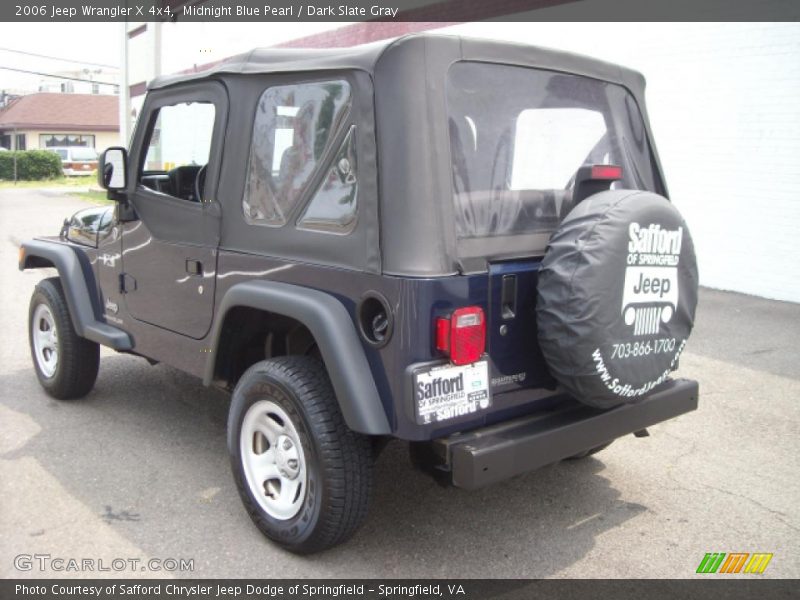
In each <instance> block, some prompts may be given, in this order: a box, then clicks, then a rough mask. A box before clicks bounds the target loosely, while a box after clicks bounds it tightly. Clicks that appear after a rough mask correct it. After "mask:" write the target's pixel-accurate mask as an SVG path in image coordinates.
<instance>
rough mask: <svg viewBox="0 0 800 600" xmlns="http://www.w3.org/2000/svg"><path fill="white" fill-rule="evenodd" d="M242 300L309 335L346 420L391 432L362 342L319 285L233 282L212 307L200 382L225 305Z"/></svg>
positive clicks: (369, 430)
mask: <svg viewBox="0 0 800 600" xmlns="http://www.w3.org/2000/svg"><path fill="white" fill-rule="evenodd" d="M237 306H243V307H248V308H254V309H260V310H264V311H268V312H271V313H276V314H280V315H284V316H287V317H291V318H293V319H296V320H297V321H299V322H300V323H302V324H303V325H305V326H306V327H308V329H309V331H310V332H311V334H312V335H313V336H314V339H315V341H316V342H317V345H318V346H319V350H320V353H321V354H322V359H323V360H324V361H325V366H326V368H327V369H328V374H329V376H330V378H331V383H332V384H333V389H334V391H335V392H336V398H337V400H338V402H339V407H340V409H341V411H342V415H343V416H344V419H345V422H346V423H347V426H348V427H349V428H350V429H352V430H353V431H357V432H359V433H366V434H370V435H386V434H389V433H391V428H390V427H389V420H388V418H387V417H386V412H385V411H384V408H383V404H382V403H381V399H380V394H379V393H378V388H377V387H376V386H375V380H374V379H373V378H372V370H371V369H370V366H369V363H368V362H367V357H366V355H365V354H364V348H363V347H362V345H361V342H360V340H359V338H358V334H357V333H356V329H355V326H354V325H353V320H352V318H351V317H350V314H349V313H348V312H347V309H345V307H344V305H343V304H342V303H341V302H340V301H339V300H337V299H336V298H335V297H333V296H331V295H330V294H327V293H325V292H321V291H319V290H315V289H311V288H307V287H302V286H298V285H292V284H288V283H280V282H277V281H245V282H242V283H237V284H235V285H233V286H232V287H231V288H230V289H229V290H228V291H227V292H225V295H224V296H223V298H222V301H221V302H220V304H219V307H218V308H217V310H216V313H217V318H216V321H215V323H214V327H213V329H212V332H211V337H210V348H209V349H210V353H209V357H208V361H207V363H206V369H205V376H204V377H203V383H204V384H205V385H210V384H211V381H212V380H213V377H214V369H215V365H216V361H217V349H218V347H219V339H220V335H221V333H222V325H223V323H224V322H225V316H226V315H227V313H228V311H229V310H231V309H232V308H234V307H237Z"/></svg>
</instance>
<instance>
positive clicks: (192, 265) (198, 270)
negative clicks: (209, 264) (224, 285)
mask: <svg viewBox="0 0 800 600" xmlns="http://www.w3.org/2000/svg"><path fill="white" fill-rule="evenodd" d="M186 272H187V273H188V274H189V275H202V274H203V263H201V262H200V261H199V260H192V259H188V258H187V259H186Z"/></svg>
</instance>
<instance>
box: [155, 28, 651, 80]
mask: <svg viewBox="0 0 800 600" xmlns="http://www.w3.org/2000/svg"><path fill="white" fill-rule="evenodd" d="M431 43H435V44H436V45H437V46H447V47H448V48H449V49H450V50H458V51H459V52H460V53H462V54H463V58H462V59H463V60H471V59H472V57H471V56H470V55H476V57H477V56H478V55H479V56H483V57H485V58H487V59H489V58H490V60H491V62H499V63H504V64H516V65H521V66H536V67H540V68H549V69H553V70H556V71H565V72H569V73H575V74H578V75H586V76H589V77H595V78H597V79H602V80H604V81H611V82H614V83H620V84H625V83H632V82H634V81H637V80H640V81H642V82H643V77H642V76H641V74H639V73H638V72H637V71H634V70H632V69H628V68H625V67H621V66H619V65H615V64H611V63H607V62H604V61H601V60H597V59H594V58H590V57H588V56H583V55H579V54H573V53H571V52H563V51H557V50H552V49H549V48H542V47H537V46H529V45H527V44H517V43H513V42H500V41H493V40H486V39H476V38H464V37H461V36H454V35H437V34H411V35H406V36H403V37H400V38H393V39H388V40H382V41H379V42H373V43H371V44H364V45H361V46H352V47H347V48H255V49H253V50H251V51H249V52H245V53H243V54H237V55H236V56H232V57H230V58H228V59H225V60H224V61H222V62H220V63H218V64H216V65H213V66H211V67H208V68H206V69H201V70H198V71H195V72H192V73H179V74H175V75H163V76H161V77H156V78H155V79H153V80H152V81H151V82H150V84H149V86H148V87H149V89H158V88H162V87H166V86H168V85H172V84H174V83H181V82H185V81H192V80H195V79H202V78H205V77H209V76H212V75H215V74H220V73H238V74H249V73H253V74H256V73H289V72H295V71H321V70H324V71H327V70H347V69H358V70H361V71H366V72H367V73H370V74H374V73H375V72H376V71H377V70H378V69H381V68H383V67H384V61H381V58H382V56H383V55H384V54H385V53H386V52H387V51H388V50H390V49H394V48H403V47H408V46H417V45H428V44H431ZM396 75H398V76H401V75H402V73H401V72H397V73H396Z"/></svg>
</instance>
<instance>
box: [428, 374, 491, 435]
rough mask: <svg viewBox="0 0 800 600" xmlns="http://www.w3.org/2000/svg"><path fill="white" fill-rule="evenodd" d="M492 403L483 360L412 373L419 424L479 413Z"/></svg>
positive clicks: (487, 375)
mask: <svg viewBox="0 0 800 600" xmlns="http://www.w3.org/2000/svg"><path fill="white" fill-rule="evenodd" d="M491 405H492V397H491V393H490V390H489V364H488V362H487V361H485V360H482V361H479V362H476V363H473V364H471V365H465V366H462V367H457V366H454V365H443V366H439V367H433V368H432V369H428V370H424V371H417V372H415V373H414V406H415V409H416V417H417V423H418V424H420V425H427V424H428V423H440V422H442V421H449V420H451V419H455V418H458V417H463V416H465V415H470V414H474V413H478V412H480V411H483V410H486V409H487V408H489V407H490V406H491Z"/></svg>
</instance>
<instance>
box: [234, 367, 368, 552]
mask: <svg viewBox="0 0 800 600" xmlns="http://www.w3.org/2000/svg"><path fill="white" fill-rule="evenodd" d="M228 452H229V454H230V458H231V466H232V468H233V475H234V479H235V480H236V485H237V487H238V490H239V495H240V496H241V498H242V502H243V503H244V505H245V508H246V509H247V512H248V513H249V514H250V517H251V518H252V520H253V522H254V523H255V524H256V526H257V527H258V528H259V530H261V532H262V533H263V534H264V535H266V536H267V537H268V538H269V539H271V540H273V541H274V542H277V543H278V544H280V545H281V546H283V547H284V548H286V549H288V550H290V551H292V552H296V553H299V554H310V553H313V552H319V551H321V550H325V549H326V548H330V547H331V546H335V545H336V544H339V543H342V542H344V541H345V540H347V539H348V538H349V537H350V536H351V535H352V534H353V533H354V532H355V531H356V529H358V527H359V526H360V525H361V523H362V522H363V521H364V519H365V518H366V515H367V510H368V507H369V502H370V497H371V492H372V445H371V442H370V439H369V437H367V436H364V435H361V434H358V433H355V432H353V431H351V430H350V429H349V428H348V427H347V425H346V424H345V422H344V418H343V417H342V414H341V412H340V411H339V406H338V403H337V401H336V397H335V395H334V392H333V388H332V387H331V384H330V380H329V379H328V375H327V373H326V372H325V368H324V367H323V365H322V364H321V363H320V362H319V361H318V360H316V359H314V358H311V357H307V356H286V357H280V358H275V359H272V360H267V361H262V362H259V363H256V364H255V365H253V366H252V367H250V368H249V369H248V370H247V371H246V372H245V373H244V375H242V378H241V379H240V380H239V383H238V384H237V385H236V389H235V390H234V392H233V398H232V400H231V408H230V415H229V417H228Z"/></svg>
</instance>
